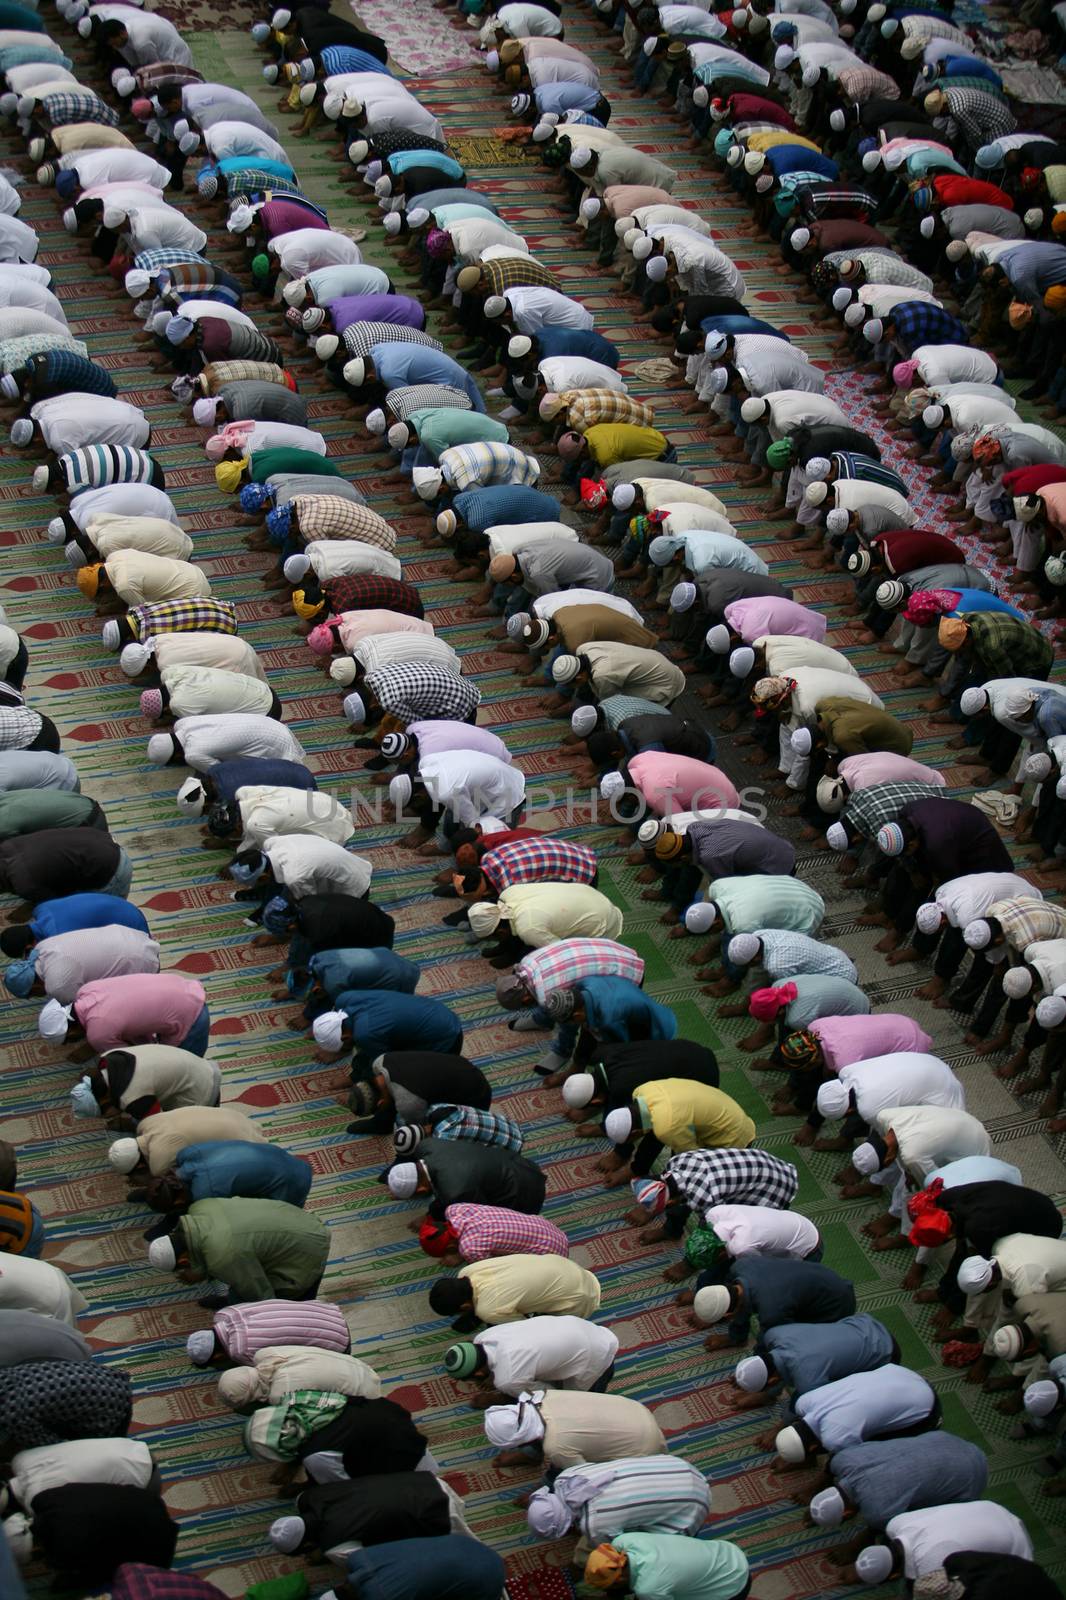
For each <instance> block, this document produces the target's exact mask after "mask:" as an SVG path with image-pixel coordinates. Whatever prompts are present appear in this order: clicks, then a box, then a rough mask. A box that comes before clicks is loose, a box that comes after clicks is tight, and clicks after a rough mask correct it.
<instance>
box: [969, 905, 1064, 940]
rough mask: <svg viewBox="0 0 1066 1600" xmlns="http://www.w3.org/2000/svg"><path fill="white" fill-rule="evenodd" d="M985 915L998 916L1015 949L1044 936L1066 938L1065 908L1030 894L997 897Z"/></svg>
mask: <svg viewBox="0 0 1066 1600" xmlns="http://www.w3.org/2000/svg"><path fill="white" fill-rule="evenodd" d="M985 915H986V916H987V917H995V919H996V921H997V922H998V923H999V925H1000V927H1001V928H1002V929H1003V934H1004V937H1005V939H1006V941H1007V943H1008V944H1009V945H1011V946H1012V948H1013V949H1015V950H1024V949H1025V947H1026V945H1029V944H1036V943H1037V942H1038V941H1039V940H1041V939H1066V910H1064V909H1063V908H1062V907H1061V906H1056V905H1053V904H1052V903H1051V901H1050V900H1034V899H1033V898H1032V897H1031V896H1029V895H1026V896H1025V897H1024V898H1023V897H1022V896H1020V895H1019V896H1017V897H1016V898H1015V899H1012V900H996V901H995V902H994V903H993V904H992V905H990V906H989V908H988V910H987V911H986V913H985Z"/></svg>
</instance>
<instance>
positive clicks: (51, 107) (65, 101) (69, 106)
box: [39, 92, 119, 128]
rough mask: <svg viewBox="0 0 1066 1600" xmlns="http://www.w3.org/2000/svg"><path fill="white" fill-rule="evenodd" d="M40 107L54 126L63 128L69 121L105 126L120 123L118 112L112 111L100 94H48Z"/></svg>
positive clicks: (115, 126)
mask: <svg viewBox="0 0 1066 1600" xmlns="http://www.w3.org/2000/svg"><path fill="white" fill-rule="evenodd" d="M39 109H40V112H41V114H42V115H43V116H44V117H46V118H47V119H48V121H49V122H50V123H51V125H52V127H53V128H61V127H62V126H63V124H64V123H67V122H99V123H101V124H102V125H103V126H104V127H105V128H117V127H118V124H119V115H118V112H117V111H112V109H111V107H110V106H109V105H107V104H106V103H105V102H104V101H103V100H101V99H100V96H99V95H98V94H89V93H85V94H75V93H70V92H66V93H59V94H46V95H45V97H44V99H43V100H42V101H41V103H40V107H39Z"/></svg>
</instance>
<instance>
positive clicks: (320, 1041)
mask: <svg viewBox="0 0 1066 1600" xmlns="http://www.w3.org/2000/svg"><path fill="white" fill-rule="evenodd" d="M347 1023H348V1013H347V1012H346V1011H323V1013H322V1015H321V1016H320V1017H316V1018H315V1020H314V1025H313V1027H312V1029H311V1032H312V1033H313V1034H314V1037H315V1043H316V1044H317V1045H320V1046H321V1047H322V1049H323V1050H333V1051H338V1050H341V1049H343V1047H344V1029H345V1027H346V1026H347Z"/></svg>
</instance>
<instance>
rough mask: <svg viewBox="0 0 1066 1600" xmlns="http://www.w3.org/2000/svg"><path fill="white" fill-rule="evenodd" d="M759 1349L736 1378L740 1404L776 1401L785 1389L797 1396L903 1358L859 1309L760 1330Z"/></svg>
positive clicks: (742, 1364) (745, 1360)
mask: <svg viewBox="0 0 1066 1600" xmlns="http://www.w3.org/2000/svg"><path fill="white" fill-rule="evenodd" d="M755 1352H756V1353H755V1354H754V1355H750V1356H743V1357H742V1358H741V1359H740V1360H739V1361H738V1362H737V1365H736V1370H735V1371H734V1373H733V1382H734V1383H735V1384H736V1386H737V1388H738V1389H739V1390H740V1391H741V1393H742V1395H743V1399H741V1400H738V1401H737V1405H738V1407H739V1408H740V1409H742V1410H748V1409H750V1408H751V1407H753V1406H762V1405H772V1404H773V1403H774V1402H775V1401H777V1400H778V1399H780V1398H782V1397H783V1395H784V1393H785V1391H786V1390H787V1391H788V1392H789V1394H790V1395H791V1398H792V1399H793V1400H794V1399H795V1398H796V1396H797V1395H801V1394H806V1393H807V1391H808V1390H809V1389H820V1388H821V1387H822V1385H823V1384H827V1383H835V1381H836V1380H837V1378H847V1377H850V1376H851V1374H852V1373H855V1372H873V1371H874V1370H875V1369H876V1368H877V1367H883V1366H885V1365H886V1364H887V1363H888V1362H890V1361H894V1362H898V1361H899V1359H900V1351H899V1345H898V1344H897V1343H896V1340H895V1339H894V1338H893V1336H892V1334H890V1333H889V1331H888V1329H887V1328H886V1327H885V1326H884V1324H883V1323H881V1322H878V1321H877V1319H876V1317H871V1316H869V1315H868V1314H866V1313H865V1312H859V1313H858V1314H857V1315H855V1316H852V1317H841V1319H840V1320H839V1321H838V1322H832V1323H823V1322H789V1323H784V1324H782V1325H781V1326H780V1327H777V1328H770V1329H768V1330H767V1331H766V1332H764V1333H762V1334H760V1337H759V1341H758V1343H757V1345H756V1347H755Z"/></svg>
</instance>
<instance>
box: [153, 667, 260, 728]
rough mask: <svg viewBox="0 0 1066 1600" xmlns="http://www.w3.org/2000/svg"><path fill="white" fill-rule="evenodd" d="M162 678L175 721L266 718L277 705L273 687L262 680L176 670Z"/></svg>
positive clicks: (207, 670) (194, 669)
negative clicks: (230, 715) (226, 715)
mask: <svg viewBox="0 0 1066 1600" xmlns="http://www.w3.org/2000/svg"><path fill="white" fill-rule="evenodd" d="M159 676H160V678H161V679H162V683H163V687H164V689H165V690H166V691H167V694H168V695H169V696H170V711H171V714H172V715H173V716H175V717H209V716H212V715H214V714H215V713H216V712H218V713H221V712H228V711H243V712H244V713H245V714H246V715H251V716H258V717H265V716H269V714H270V711H271V709H272V707H273V705H274V693H273V690H272V689H271V687H270V685H269V684H268V683H264V682H262V680H261V679H259V678H246V677H245V676H244V674H243V673H241V672H226V671H225V670H224V669H222V668H220V667H193V666H177V667H166V668H164V669H163V670H162V671H161V672H160V674H159Z"/></svg>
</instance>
